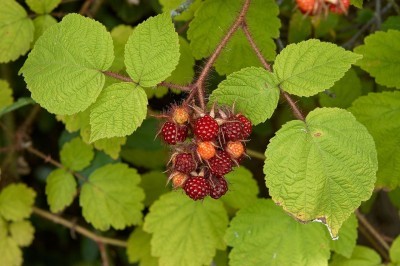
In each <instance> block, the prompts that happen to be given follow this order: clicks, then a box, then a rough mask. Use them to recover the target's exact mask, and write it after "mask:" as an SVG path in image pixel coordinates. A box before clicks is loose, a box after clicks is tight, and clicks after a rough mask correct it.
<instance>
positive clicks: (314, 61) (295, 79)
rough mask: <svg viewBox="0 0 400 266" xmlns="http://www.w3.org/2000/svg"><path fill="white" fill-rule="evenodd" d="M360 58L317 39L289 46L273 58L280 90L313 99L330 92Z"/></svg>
mask: <svg viewBox="0 0 400 266" xmlns="http://www.w3.org/2000/svg"><path fill="white" fill-rule="evenodd" d="M360 58H361V56H360V55H357V54H354V53H352V52H350V51H346V50H344V49H343V48H341V47H339V46H337V45H336V44H333V43H328V42H321V41H319V40H316V39H312V40H308V41H304V42H300V43H297V44H290V45H288V46H286V48H285V49H283V50H282V52H281V53H280V54H279V55H278V56H277V57H276V60H275V64H274V72H275V74H276V76H277V77H278V79H279V82H280V86H281V88H282V89H283V90H285V91H287V92H289V93H291V94H295V95H298V96H312V95H315V94H317V93H318V92H321V91H324V90H326V89H329V88H330V87H332V86H333V84H334V83H335V82H336V81H338V80H339V79H340V78H342V77H343V75H344V74H345V73H346V71H347V70H349V68H350V67H351V64H354V63H355V62H356V61H357V60H358V59H360Z"/></svg>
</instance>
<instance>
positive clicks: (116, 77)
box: [103, 71, 137, 83]
mask: <svg viewBox="0 0 400 266" xmlns="http://www.w3.org/2000/svg"><path fill="white" fill-rule="evenodd" d="M103 74H104V75H107V76H109V77H112V78H115V79H119V80H122V81H125V82H133V83H137V82H135V81H133V80H132V79H131V78H130V77H127V76H124V75H121V74H118V73H115V72H112V71H103Z"/></svg>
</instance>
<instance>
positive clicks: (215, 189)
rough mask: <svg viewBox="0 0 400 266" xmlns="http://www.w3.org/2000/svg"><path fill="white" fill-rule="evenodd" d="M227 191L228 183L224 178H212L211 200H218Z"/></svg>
mask: <svg viewBox="0 0 400 266" xmlns="http://www.w3.org/2000/svg"><path fill="white" fill-rule="evenodd" d="M227 191H228V183H227V182H226V180H225V178H224V177H216V178H213V182H212V185H211V190H210V196H211V198H213V199H219V198H220V197H222V196H223V195H225V193H226V192H227Z"/></svg>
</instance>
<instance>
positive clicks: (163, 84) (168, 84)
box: [157, 81, 192, 92]
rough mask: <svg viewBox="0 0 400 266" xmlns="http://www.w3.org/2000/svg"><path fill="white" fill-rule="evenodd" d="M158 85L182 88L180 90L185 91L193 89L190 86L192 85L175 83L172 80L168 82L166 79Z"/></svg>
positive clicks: (176, 88)
mask: <svg viewBox="0 0 400 266" xmlns="http://www.w3.org/2000/svg"><path fill="white" fill-rule="evenodd" d="M157 86H164V87H167V88H170V89H175V90H180V91H185V92H189V91H191V90H192V89H191V88H190V86H184V85H179V84H174V83H170V82H166V81H163V82H161V83H160V84H158V85H157Z"/></svg>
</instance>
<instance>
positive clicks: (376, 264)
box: [329, 246, 382, 266]
mask: <svg viewBox="0 0 400 266" xmlns="http://www.w3.org/2000/svg"><path fill="white" fill-rule="evenodd" d="M381 263H382V261H381V257H380V256H379V254H378V253H376V251H375V250H373V249H370V248H367V247H364V246H356V247H355V248H354V250H353V254H352V255H351V258H349V259H348V258H345V257H343V256H341V255H339V254H334V255H333V257H332V261H331V262H330V263H329V266H380V265H381Z"/></svg>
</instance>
